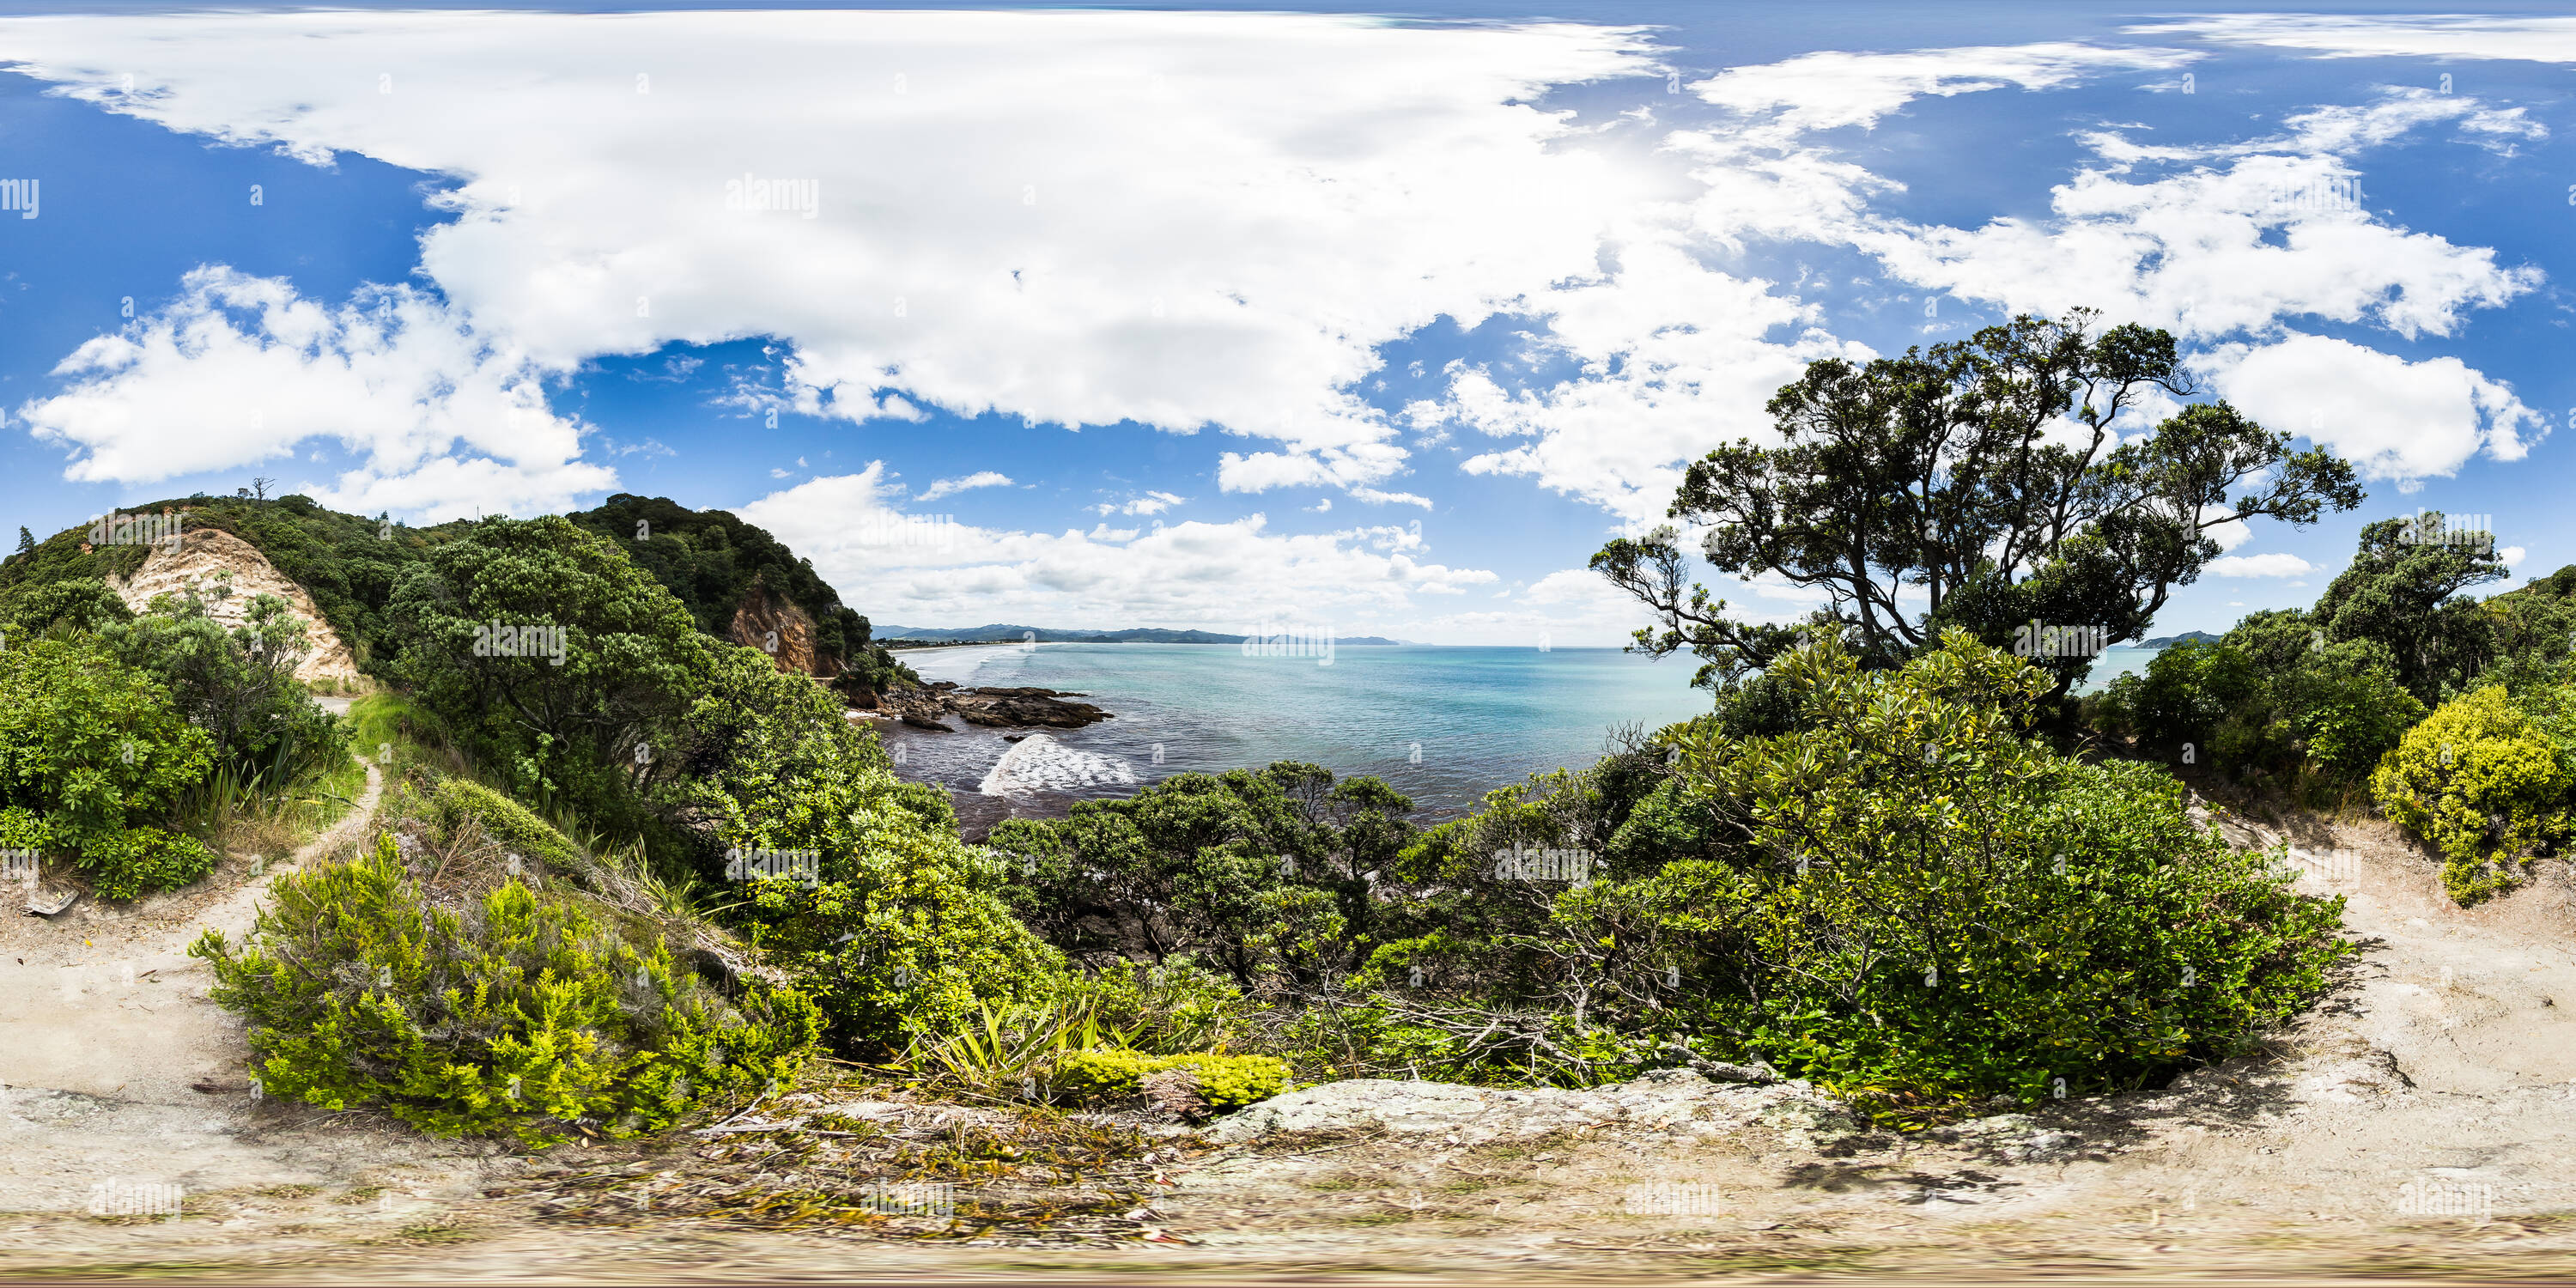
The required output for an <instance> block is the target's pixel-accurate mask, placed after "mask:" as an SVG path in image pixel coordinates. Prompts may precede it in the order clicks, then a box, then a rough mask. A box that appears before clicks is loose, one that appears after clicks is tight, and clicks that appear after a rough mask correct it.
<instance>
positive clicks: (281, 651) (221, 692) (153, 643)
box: [98, 594, 372, 786]
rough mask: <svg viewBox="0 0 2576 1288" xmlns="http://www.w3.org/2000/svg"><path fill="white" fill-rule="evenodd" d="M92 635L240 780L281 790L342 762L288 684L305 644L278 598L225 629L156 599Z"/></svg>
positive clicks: (187, 603)
mask: <svg viewBox="0 0 2576 1288" xmlns="http://www.w3.org/2000/svg"><path fill="white" fill-rule="evenodd" d="M98 634H99V638H100V639H101V640H103V641H105V642H106V644H107V646H108V647H109V648H110V649H112V650H114V651H115V653H116V654H117V656H118V658H119V659H120V660H122V661H124V662H125V663H126V664H127V665H129V666H132V667H134V668H135V669H137V670H140V671H142V672H144V673H146V674H148V675H150V676H152V677H153V678H154V679H156V680H158V681H160V682H161V684H162V685H163V686H164V687H166V688H167V689H168V690H169V691H170V697H171V702H172V704H173V705H174V706H175V707H176V708H177V709H178V711H179V713H180V714H181V715H183V716H185V717H187V719H188V722H189V723H190V724H193V725H195V726H196V727H197V728H199V729H203V730H205V731H206V734H207V736H208V737H209V738H211V739H212V740H213V742H214V754H215V756H216V758H217V759H218V760H220V761H223V762H225V763H227V764H230V765H232V766H233V767H234V768H235V770H236V771H237V772H239V773H240V774H241V775H242V776H243V777H246V778H247V777H250V776H253V775H259V776H263V777H264V778H265V779H266V781H267V782H268V783H270V784H271V785H281V786H282V785H284V784H287V783H292V782H295V781H298V780H300V779H303V778H305V777H307V776H309V775H311V774H314V773H319V772H322V771H326V770H331V769H336V768H339V767H340V766H341V765H342V764H345V763H346V759H347V755H348V753H347V750H346V742H345V739H344V738H343V737H342V735H341V731H340V728H339V722H338V720H337V719H336V718H335V717H333V716H332V715H331V714H330V713H329V712H327V711H324V710H322V709H321V708H320V707H318V706H315V705H314V704H313V702H312V701H311V700H310V698H309V697H308V696H307V695H306V693H305V689H304V686H303V685H302V684H301V683H298V682H297V681H296V679H295V668H296V666H297V665H298V664H300V663H301V661H302V660H303V658H304V656H305V653H306V651H307V647H308V646H307V644H306V638H305V637H306V632H305V628H304V623H303V622H302V621H301V620H300V619H298V618H297V617H295V615H294V614H293V613H292V612H291V611H289V609H288V607H287V603H286V601H285V600H283V599H280V598H278V597H277V596H275V595H260V596H257V597H256V598H254V599H253V600H252V601H251V604H250V608H249V612H248V617H247V620H246V621H245V622H244V623H243V624H242V625H239V626H231V627H227V626H225V625H224V624H223V623H222V622H220V621H217V620H216V619H215V618H213V617H211V616H209V615H208V614H207V611H206V605H205V603H204V602H203V601H202V600H200V599H198V598H197V597H196V596H194V595H193V594H191V595H186V596H175V595H163V596H160V597H158V598H156V599H155V600H154V601H153V603H152V606H151V609H150V611H148V612H146V613H144V614H143V615H142V616H141V617H137V618H135V619H133V620H131V621H124V622H114V623H110V624H108V625H105V626H102V627H100V628H99V632H98ZM370 750H372V749H370Z"/></svg>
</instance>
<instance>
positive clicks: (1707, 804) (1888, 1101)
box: [1371, 631, 2345, 1111]
mask: <svg viewBox="0 0 2576 1288" xmlns="http://www.w3.org/2000/svg"><path fill="white" fill-rule="evenodd" d="M1772 674H1775V675H1777V676H1779V677H1780V679H1781V681H1782V682H1783V683H1785V684H1788V685H1790V686H1792V687H1793V688H1794V689H1795V691H1796V692H1797V693H1798V694H1799V695H1800V699H1801V709H1800V714H1799V718H1798V720H1797V722H1796V725H1795V727H1794V729H1793V730H1792V731H1791V732H1788V733H1784V734H1781V735H1778V736H1774V737H1767V738H1729V737H1726V736H1724V735H1723V733H1722V732H1721V731H1719V730H1717V729H1714V728H1711V727H1709V722H1700V723H1696V724H1693V725H1690V726H1676V727H1675V728H1673V729H1670V730H1667V731H1665V734H1664V735H1663V737H1664V738H1665V739H1666V740H1667V741H1668V742H1669V743H1670V744H1671V745H1673V746H1674V747H1676V748H1677V749H1678V750H1679V752H1680V763H1679V765H1678V767H1677V768H1678V772H1679V774H1680V776H1681V778H1682V779H1683V780H1684V782H1685V783H1686V785H1687V787H1688V789H1689V791H1690V794H1691V796H1692V798H1693V799H1694V800H1696V801H1698V802H1700V803H1701V806H1702V807H1703V808H1704V809H1705V810H1707V811H1708V812H1709V814H1710V815H1711V816H1713V817H1716V818H1720V819H1723V820H1724V821H1725V827H1724V828H1723V829H1722V832H1721V834H1722V835H1724V836H1726V837H1727V838H1728V839H1727V842H1726V843H1725V844H1723V845H1711V846H1709V847H1708V848H1707V849H1706V850H1705V851H1704V852H1703V853H1701V854H1700V855H1698V856H1695V857H1690V858H1682V859H1676V860H1673V861H1671V862H1668V863H1665V864H1663V865H1662V866H1661V867H1660V868H1658V869H1656V870H1654V871H1652V872H1651V873H1646V874H1641V875H1638V876H1635V877H1629V878H1620V877H1617V876H1615V875H1614V876H1613V878H1612V879H1608V880H1601V879H1596V880H1594V881H1592V882H1590V883H1588V884H1584V885H1574V884H1571V883H1567V884H1562V885H1556V886H1549V887H1545V888H1544V889H1543V890H1542V891H1541V892H1539V893H1540V895H1541V896H1542V897H1543V899H1544V904H1543V906H1544V909H1545V921H1544V922H1543V923H1542V925H1541V927H1540V928H1539V929H1537V930H1531V931H1518V930H1515V931H1512V932H1511V933H1498V934H1493V935H1490V936H1478V935H1475V934H1470V933H1459V932H1457V931H1443V932H1441V933H1438V934H1425V935H1423V936H1421V937H1420V938H1418V939H1416V940H1412V941H1406V942H1401V943H1397V944H1391V945H1389V946H1388V947H1387V948H1386V949H1384V950H1381V952H1380V954H1379V957H1380V960H1381V963H1382V964H1383V965H1384V966H1388V967H1393V966H1397V965H1403V966H1408V967H1419V968H1421V970H1422V974H1421V976H1420V977H1419V978H1420V980H1421V982H1422V985H1423V987H1422V988H1421V989H1420V990H1414V989H1411V988H1403V987H1399V988H1390V989H1388V990H1386V991H1385V993H1384V995H1383V997H1382V1002H1383V1005H1384V1006H1385V1008H1386V1010H1387V1011H1388V1012H1389V1015H1390V1018H1391V1019H1392V1020H1393V1021H1394V1023H1393V1024H1391V1025H1390V1026H1389V1030H1388V1033H1387V1034H1386V1035H1383V1036H1382V1037H1379V1038H1372V1039H1371V1040H1372V1041H1381V1042H1383V1041H1418V1043H1419V1045H1420V1048H1421V1051H1422V1053H1423V1054H1424V1055H1426V1056H1430V1057H1434V1058H1442V1059H1462V1058H1465V1057H1467V1056H1473V1057H1475V1058H1479V1059H1482V1060H1485V1061H1487V1062H1489V1063H1491V1064H1492V1065H1494V1066H1495V1067H1496V1071H1497V1072H1498V1073H1499V1072H1502V1071H1504V1070H1507V1069H1509V1068H1510V1067H1512V1066H1521V1067H1524V1068H1527V1069H1530V1070H1531V1071H1532V1076H1537V1077H1546V1078H1549V1079H1551V1080H1558V1081H1582V1080H1586V1079H1592V1078H1596V1077H1598V1076H1602V1075H1604V1074H1615V1073H1617V1072H1619V1071H1621V1070H1622V1069H1627V1068H1634V1067H1636V1066H1638V1065H1640V1064H1649V1063H1672V1062H1675V1061H1677V1060H1678V1059H1680V1058H1681V1053H1680V1052H1677V1051H1674V1050H1673V1048H1674V1047H1676V1046H1678V1047H1682V1048H1687V1050H1688V1052H1689V1053H1690V1054H1692V1055H1696V1056H1702V1057H1708V1058H1717V1059H1727V1060H1749V1059H1753V1058H1760V1059H1764V1060H1767V1061H1769V1062H1770V1063H1771V1064H1772V1065H1774V1066H1775V1067H1778V1068H1780V1069H1781V1070H1783V1071H1785V1072H1789V1073H1792V1074H1794V1075H1798V1076H1805V1077H1810V1078H1813V1079H1815V1080H1817V1081H1819V1082H1821V1083H1824V1084H1827V1085H1830V1086H1833V1087H1836V1088H1839V1089H1842V1090H1845V1091H1848V1092H1851V1093H1853V1094H1856V1095H1861V1096H1863V1097H1866V1098H1872V1099H1875V1100H1877V1101H1879V1102H1880V1103H1882V1104H1883V1105H1886V1106H1902V1105H1905V1104H1908V1103H1913V1102H1916V1101H1921V1100H1931V1101H1937V1102H1943V1103H1957V1102H1962V1101H1967V1100H1973V1099H1983V1098H1985V1097H1989V1096H1992V1095H1994V1094H1997V1093H2004V1094H2009V1095H2012V1096H2015V1097H2018V1098H2021V1099H2025V1100H2031V1099H2038V1098H2041V1097H2044V1096H2049V1095H2054V1094H2056V1093H2057V1089H2058V1085H2059V1080H2061V1079H2062V1080H2063V1082H2064V1084H2065V1086H2066V1088H2067V1089H2068V1091H2069V1092H2070V1093H2073V1092H2081V1091H2091V1090H2100V1089H2104V1088H2111V1087H2127V1086H2137V1085H2142V1084H2144V1083H2147V1082H2150V1081H2152V1080H2154V1079H2156V1078H2159V1077H2162V1076H2165V1075H2167V1074H2170V1073H2171V1072H2173V1071H2174V1070H2177V1069H2180V1068H2183V1067H2187V1066H2189V1065H2191V1064H2193V1063H2196V1062H2201V1061H2212V1060H2217V1059H2221V1058H2224V1057H2226V1056H2227V1055H2229V1054H2232V1053H2234V1052H2235V1051H2236V1050H2238V1049H2239V1048H2240V1047H2241V1044H2242V1043H2243V1042H2244V1041H2246V1040H2247V1039H2248V1038H2249V1036H2250V1035H2251V1033H2252V1032H2253V1031H2254V1030H2255V1029H2257V1028H2258V1027H2259V1026H2261V1025H2263V1024H2266V1023H2271V1022H2275V1021H2278V1020H2280V1019H2282V1018H2284V1017H2286V1016H2288V1015H2290V1014H2292V1013H2294V1012H2295V1011H2296V1010H2297V1009H2298V1007H2300V1006H2301V1005H2303V1004H2304V1003H2305V1002H2306V1001H2307V1000H2308V999H2309V998H2311V997H2313V996H2315V994H2316V993H2317V992H2318V991H2320V990H2321V989H2322V987H2323V984H2324V975H2323V972H2324V970H2325V968H2326V967H2327V966H2328V965H2329V964H2330V963H2332V962H2333V961H2335V960H2336V959H2337V958H2338V957H2339V956H2340V955H2341V954H2342V953H2343V952H2344V951H2345V948H2344V946H2343V945H2342V944H2341V943H2340V942H2339V941H2338V939H2337V937H2336V934H2335V929H2336V925H2337V920H2338V917H2339V915H2340V910H2341V905H2340V903H2339V901H2327V900H2317V899H2311V898H2306V897H2302V896H2299V895H2297V894H2295V893H2293V892H2292V891H2290V890H2289V889H2288V882H2287V880H2286V879H2285V878H2284V877H2283V876H2282V875H2281V874H2279V873H2277V872H2275V871H2273V870H2271V868H2270V865H2269V864H2268V863H2267V862H2266V861H2265V860H2264V859H2263V858H2262V857H2261V856H2257V855H2240V854H2237V853H2235V852H2233V851H2231V850H2230V849H2229V848H2228V847H2227V845H2226V844H2225V843H2224V842H2223V841H2222V840H2221V839H2220V838H2219V837H2218V836H2217V835H2216V833H2215V832H2210V831H2195V830H2194V829H2193V827H2192V826H2191V824H2190V822H2189V821H2188V819H2187V818H2186V816H2185V813H2184V794H2183V790H2182V787H2181V785H2180V784H2179V783H2178V782H2176V781H2174V779H2173V778H2172V777H2171V776H2170V775H2169V774H2168V773H2166V772H2165V771H2164V770H2163V769H2161V768H2158V767H2155V766H2151V765H2146V764H2141V763H2138V762H2133V761H2124V762H2112V763H2108V764H2101V765H2093V764H2087V763H2084V762H2082V761H2079V760H2074V759H2070V758H2067V757H2063V756H2059V755H2056V754H2054V753H2052V752H2050V751H2049V750H2048V749H2047V748H2046V746H2045V745H2043V744H2042V743H2041V742H2039V741H2038V740H2036V739H2035V738H2033V737H2032V736H2031V732H2030V730H2031V727H2032V725H2033V724H2034V723H2035V718H2036V714H2037V709H2038V700H2039V699H2040V698H2041V697H2042V696H2043V695H2044V694H2045V693H2046V692H2047V691H2048V689H2049V687H2050V677H2049V676H2048V675H2047V674H2046V673H2044V672H2042V671H2040V670H2038V669H2036V668H2032V667H2028V666H2026V665H2024V664H2023V663H2021V662H2019V661H2017V660H2016V659H2014V658H2012V657H2010V656H2008V655H2006V654H2004V653H2002V652H2000V651H1997V650H1994V649H1991V648H1987V647H1984V646H1982V645H1979V644H1977V643H1976V642H1975V641H1974V639H1973V638H1972V637H1969V636H1967V635H1966V634H1965V633H1964V632H1957V631H1954V632H1952V633H1950V634H1948V635H1945V636H1944V637H1943V639H1942V642H1941V645H1940V647H1939V648H1938V649H1936V650H1934V651H1932V652H1930V653H1928V654H1926V655H1925V656H1923V657H1920V658H1917V659H1914V660H1913V661H1911V662H1908V663H1907V664H1906V665H1905V666H1904V667H1903V668H1902V669H1901V670H1897V671H1878V672H1868V671H1863V670H1861V669H1860V668H1859V667H1858V665H1857V663H1856V660H1855V659H1854V658H1853V657H1852V656H1851V655H1850V654H1849V653H1848V652H1847V651H1845V650H1844V649H1843V648H1842V647H1841V646H1840V644H1839V643H1837V642H1833V641H1825V642H1820V643H1817V644H1814V645H1811V646H1810V647H1808V648H1805V649H1801V650H1799V651H1798V652H1795V653H1792V654H1790V655H1788V656H1786V657H1784V658H1781V659H1779V660H1778V661H1777V662H1776V663H1775V665H1774V667H1773V669H1772ZM1521 884H1523V885H1527V884H1529V883H1527V882H1523V883H1521ZM1497 893H1501V892H1497ZM1388 973H1389V974H1390V975H1392V974H1393V972H1392V971H1389V972H1388ZM1409 982H1410V980H1408V983H1409ZM1411 1030H1436V1031H1437V1034H1438V1036H1433V1035H1427V1034H1419V1033H1417V1034H1413V1036H1411V1037H1407V1036H1406V1034H1407V1033H1408V1032H1410V1031H1411ZM1515 1030H1518V1032H1517V1033H1516V1032H1515ZM1506 1039H1508V1040H1506ZM1551 1066H1553V1071H1552V1069H1551ZM1891 1111H1892V1110H1891Z"/></svg>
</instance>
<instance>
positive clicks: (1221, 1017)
mask: <svg viewBox="0 0 2576 1288" xmlns="http://www.w3.org/2000/svg"><path fill="white" fill-rule="evenodd" d="M1067 984H1068V996H1070V997H1073V998H1076V999H1079V1000H1080V1001H1081V1002H1082V1003H1083V1004H1086V1005H1088V1006H1090V1007H1092V1008H1093V1010H1094V1012H1095V1013H1096V1014H1097V1015H1098V1016H1099V1017H1100V1023H1101V1024H1102V1026H1103V1027H1104V1028H1105V1029H1107V1030H1109V1031H1111V1032H1114V1033H1116V1034H1117V1035H1118V1044H1119V1045H1120V1046H1126V1047H1133V1048H1135V1049H1136V1050H1139V1051H1145V1052H1149V1053H1155V1054H1162V1055H1172V1054H1179V1053H1183V1052H1189V1051H1206V1050H1211V1049H1214V1050H1222V1049H1224V1048H1226V1047H1228V1046H1231V1045H1233V1044H1235V1043H1236V1042H1238V1041H1240V1040H1241V1039H1242V1037H1243V1035H1244V1034H1245V1033H1247V1032H1248V1031H1249V1030H1250V1028H1251V1025H1252V1006H1251V1003H1250V1002H1248V1001H1247V1000H1246V999H1245V998H1244V996H1243V990H1241V989H1239V988H1237V987H1235V985H1234V982H1233V981H1232V980H1229V979H1227V978H1226V977H1225V976H1223V975H1219V974H1217V973H1216V972H1214V971H1210V970H1205V969H1202V968H1200V967H1199V966H1198V965H1197V964H1196V963H1194V962H1192V961H1191V960H1190V959H1189V958H1188V957H1186V956H1179V957H1173V958H1171V959H1170V960H1168V961H1162V962H1155V963H1146V962H1129V961H1123V960H1122V961H1116V962H1111V963H1109V964H1107V965H1105V966H1103V967H1102V968H1101V969H1100V970H1099V971H1098V972H1097V973H1095V974H1089V975H1077V976H1075V977H1073V978H1071V979H1070V980H1068V982H1067Z"/></svg>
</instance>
